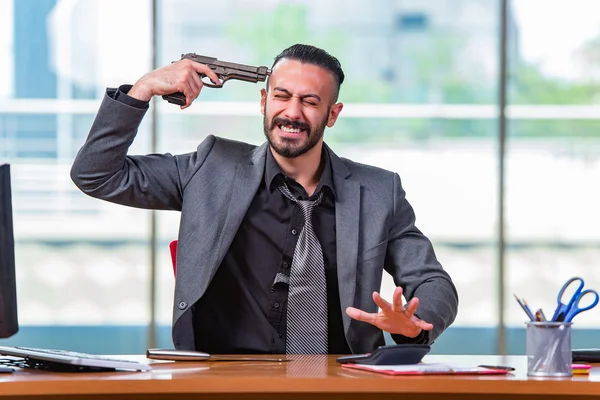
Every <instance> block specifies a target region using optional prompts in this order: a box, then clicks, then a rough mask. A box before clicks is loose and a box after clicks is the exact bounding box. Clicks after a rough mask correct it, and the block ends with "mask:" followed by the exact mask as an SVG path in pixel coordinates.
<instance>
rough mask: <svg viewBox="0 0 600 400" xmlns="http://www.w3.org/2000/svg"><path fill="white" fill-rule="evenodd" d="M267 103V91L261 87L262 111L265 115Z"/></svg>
mask: <svg viewBox="0 0 600 400" xmlns="http://www.w3.org/2000/svg"><path fill="white" fill-rule="evenodd" d="M266 104H267V91H266V90H265V89H260V113H261V114H262V115H265V105H266Z"/></svg>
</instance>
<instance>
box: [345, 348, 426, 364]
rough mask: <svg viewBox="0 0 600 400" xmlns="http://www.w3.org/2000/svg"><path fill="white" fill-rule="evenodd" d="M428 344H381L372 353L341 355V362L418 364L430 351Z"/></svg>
mask: <svg viewBox="0 0 600 400" xmlns="http://www.w3.org/2000/svg"><path fill="white" fill-rule="evenodd" d="M430 350H431V347H430V346H429V345H428V344H393V345H388V346H379V347H378V348H376V349H375V350H374V351H373V352H372V353H366V354H354V355H351V356H341V357H338V358H337V359H336V361H337V362H338V363H339V364H347V363H353V364H367V365H406V364H418V363H420V362H421V360H422V359H423V357H425V355H426V354H427V353H429V351H430Z"/></svg>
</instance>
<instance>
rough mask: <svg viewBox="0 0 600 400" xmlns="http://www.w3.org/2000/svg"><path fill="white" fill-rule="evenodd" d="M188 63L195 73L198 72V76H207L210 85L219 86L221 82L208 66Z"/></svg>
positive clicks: (192, 62)
mask: <svg viewBox="0 0 600 400" xmlns="http://www.w3.org/2000/svg"><path fill="white" fill-rule="evenodd" d="M190 62H191V65H192V67H193V68H194V70H195V71H196V72H199V73H200V74H204V75H206V76H208V78H209V79H210V80H211V81H212V83H214V84H215V85H218V86H221V80H220V79H219V77H218V76H217V74H215V72H214V71H213V70H212V69H210V67H209V66H208V65H205V64H200V63H197V62H194V61H190Z"/></svg>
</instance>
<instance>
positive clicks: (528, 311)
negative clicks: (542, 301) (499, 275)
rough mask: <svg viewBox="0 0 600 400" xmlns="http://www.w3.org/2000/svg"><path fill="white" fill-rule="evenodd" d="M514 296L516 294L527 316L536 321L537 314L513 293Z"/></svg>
mask: <svg viewBox="0 0 600 400" xmlns="http://www.w3.org/2000/svg"><path fill="white" fill-rule="evenodd" d="M513 296H515V299H516V300H517V303H519V305H520V306H521V308H522V309H523V311H525V314H527V317H529V320H530V321H535V316H534V315H533V314H532V313H531V310H530V309H529V307H527V306H526V305H525V304H524V303H523V302H522V301H521V300H520V299H519V298H518V297H517V295H516V294H514V293H513Z"/></svg>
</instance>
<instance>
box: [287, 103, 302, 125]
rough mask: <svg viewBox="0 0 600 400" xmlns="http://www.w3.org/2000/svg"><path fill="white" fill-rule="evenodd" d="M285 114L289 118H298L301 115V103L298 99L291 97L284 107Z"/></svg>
mask: <svg viewBox="0 0 600 400" xmlns="http://www.w3.org/2000/svg"><path fill="white" fill-rule="evenodd" d="M285 116H286V117H287V118H288V119H290V120H298V119H300V118H301V117H302V103H301V102H300V99H298V98H295V97H292V98H291V99H290V101H289V102H288V105H287V107H286V109H285Z"/></svg>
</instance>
